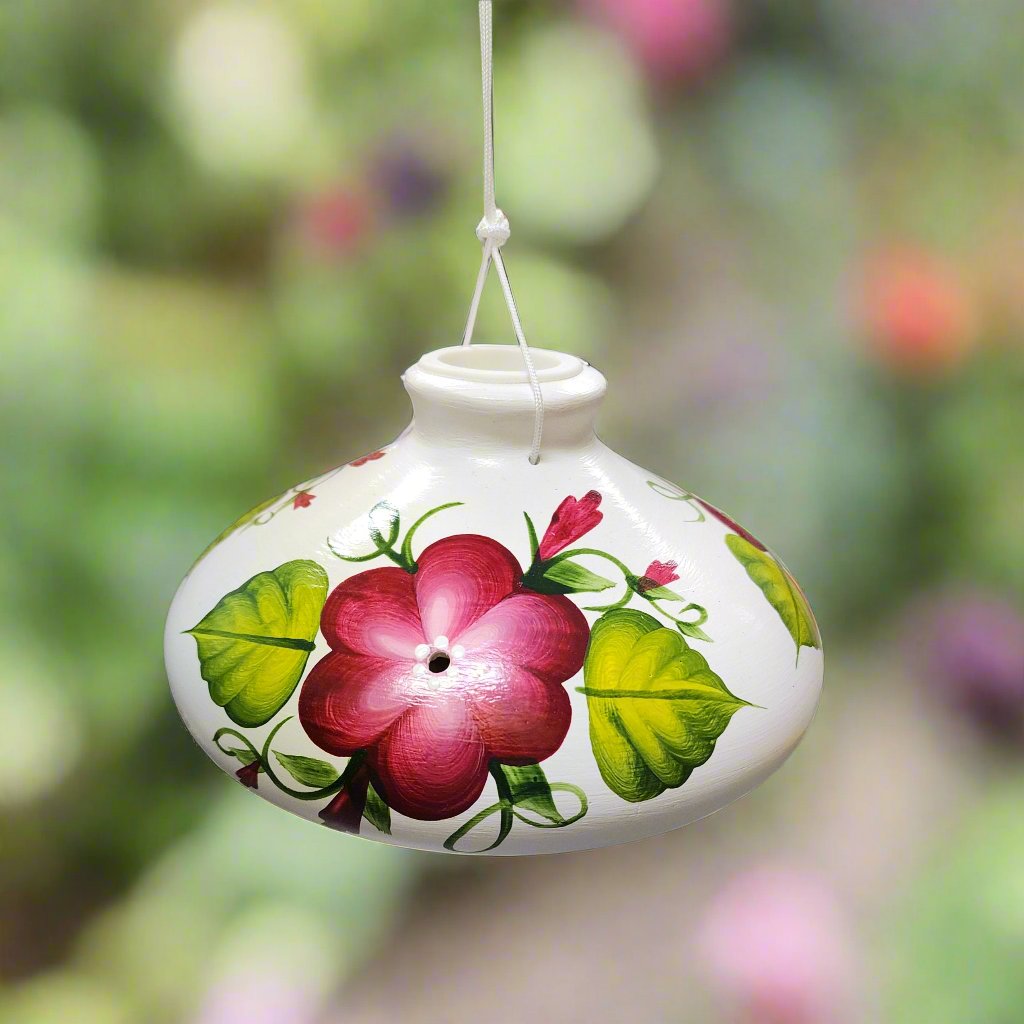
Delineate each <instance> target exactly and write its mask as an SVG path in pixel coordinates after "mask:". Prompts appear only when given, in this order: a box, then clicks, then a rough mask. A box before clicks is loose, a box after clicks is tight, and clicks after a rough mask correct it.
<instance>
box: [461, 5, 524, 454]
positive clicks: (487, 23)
mask: <svg viewBox="0 0 1024 1024" xmlns="http://www.w3.org/2000/svg"><path fill="white" fill-rule="evenodd" d="M479 7H480V64H481V67H482V69H483V92H484V217H483V220H481V221H480V223H479V224H478V225H477V229H476V237H477V238H479V239H480V241H481V243H482V244H483V247H484V249H483V258H482V259H481V261H480V272H479V273H478V274H477V277H476V290H475V291H474V292H473V301H472V302H471V303H470V306H469V319H468V320H467V321H466V333H465V335H464V336H463V339H462V344H463V345H471V344H472V343H473V328H474V327H475V326H476V316H477V313H478V312H479V310H480V298H481V296H482V295H483V292H484V285H485V284H486V283H487V271H488V270H489V269H490V266H491V264H492V263H493V264H494V269H495V271H496V272H497V274H498V280H499V281H500V282H501V290H502V292H504V294H505V304H506V305H507V306H508V312H509V316H511V317H512V327H513V329H514V330H515V332H516V340H517V341H518V342H519V348H520V350H521V351H522V353H523V362H524V363H525V364H526V375H527V377H528V378H529V381H530V390H531V391H532V392H533V409H534V414H533V443H532V444H531V445H530V462H531V464H532V465H534V466H536V465H537V463H538V462H540V443H541V437H542V435H543V433H544V396H543V394H542V393H541V389H540V380H539V379H538V378H537V368H536V367H535V366H534V364H533V356H532V355H531V353H530V346H529V345H527V344H526V335H525V333H524V332H523V324H522V321H521V320H520V319H519V310H518V309H516V300H515V299H514V298H513V296H512V286H511V285H510V284H509V280H508V273H507V272H506V270H505V261H504V260H503V259H502V258H501V247H502V246H503V245H504V244H505V243H506V242H507V241H508V240H509V237H510V235H511V234H512V230H511V228H510V227H509V223H508V217H506V216H505V214H504V213H502V212H501V210H499V209H498V207H497V206H496V205H495V202H494V113H493V104H494V30H493V27H492V22H491V17H492V15H491V0H480V4H479Z"/></svg>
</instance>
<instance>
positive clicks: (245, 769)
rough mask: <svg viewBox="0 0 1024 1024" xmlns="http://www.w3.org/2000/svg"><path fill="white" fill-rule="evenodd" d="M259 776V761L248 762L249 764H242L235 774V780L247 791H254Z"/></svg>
mask: <svg viewBox="0 0 1024 1024" xmlns="http://www.w3.org/2000/svg"><path fill="white" fill-rule="evenodd" d="M259 775H260V763H259V761H250V762H249V764H243V765H242V767H241V768H239V769H238V771H237V772H235V778H237V779H238V781H239V782H240V783H241V784H242V785H243V786H245V787H246V788H248V789H256V788H257V786H258V785H259Z"/></svg>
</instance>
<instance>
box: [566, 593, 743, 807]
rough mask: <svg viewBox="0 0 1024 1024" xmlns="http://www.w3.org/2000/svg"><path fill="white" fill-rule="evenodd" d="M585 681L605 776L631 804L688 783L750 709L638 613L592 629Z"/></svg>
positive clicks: (676, 638)
mask: <svg viewBox="0 0 1024 1024" xmlns="http://www.w3.org/2000/svg"><path fill="white" fill-rule="evenodd" d="M583 678H584V682H585V684H586V685H585V686H584V687H583V691H582V692H583V693H585V694H586V695H587V706H588V709H589V711H590V743H591V746H592V747H593V749H594V757H595V758H596V759H597V765H598V768H599V769H600V770H601V777H602V778H603V779H604V781H605V782H606V783H607V784H608V787H609V788H610V789H611V790H612V791H613V792H614V793H617V794H618V795H619V796H621V797H622V799H623V800H629V801H630V802H632V803H639V802H640V801H642V800H650V799H652V798H653V797H656V796H658V795H659V794H660V793H663V792H664V791H665V790H666V789H675V788H676V787H678V786H681V785H682V784H683V783H684V782H686V780H687V779H688V778H689V777H690V773H691V772H692V771H693V769H694V768H696V767H698V766H699V765H702V764H704V762H705V761H707V759H708V758H709V757H710V756H711V755H712V753H713V752H714V749H715V741H716V740H717V739H718V737H719V736H721V735H722V733H723V732H724V731H725V729H726V726H728V724H729V722H730V721H731V720H732V716H733V715H734V714H735V713H736V712H737V711H738V710H739V709H740V708H742V707H749V706H750V705H748V704H747V702H746V701H744V700H740V699H739V698H738V697H735V696H734V695H733V694H731V693H730V692H729V691H728V689H726V686H725V684H724V683H723V682H722V680H721V679H720V678H719V677H718V676H717V675H716V674H715V673H714V672H712V671H711V669H710V668H709V667H708V663H707V662H706V661H705V660H704V658H703V657H702V656H701V655H700V654H699V653H698V652H697V651H695V650H693V649H692V648H691V647H689V646H688V645H687V643H686V641H685V640H684V639H683V638H682V636H681V635H680V634H679V633H677V632H676V631H675V630H674V629H667V628H666V627H665V626H662V625H661V624H660V623H659V622H658V620H657V619H655V618H654V617H653V616H651V615H648V614H647V613H646V612H641V611H636V610H635V609H632V608H620V609H616V610H614V611H610V612H607V613H606V614H605V615H602V616H601V618H600V619H598V620H597V622H596V623H595V624H594V628H593V630H592V631H591V634H590V646H589V648H588V649H587V657H586V661H585V663H584V666H583Z"/></svg>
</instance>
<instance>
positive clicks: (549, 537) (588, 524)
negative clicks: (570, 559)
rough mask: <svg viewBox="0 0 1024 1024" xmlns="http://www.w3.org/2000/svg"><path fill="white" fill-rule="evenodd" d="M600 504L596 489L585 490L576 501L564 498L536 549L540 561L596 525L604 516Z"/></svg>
mask: <svg viewBox="0 0 1024 1024" xmlns="http://www.w3.org/2000/svg"><path fill="white" fill-rule="evenodd" d="M600 504H601V495H600V494H598V493H597V491H587V493H586V494H584V495H583V497H582V498H580V499H579V500H578V501H577V499H576V498H573V497H571V496H570V497H568V498H566V499H565V501H563V502H562V504H561V505H559V506H558V508H556V509H555V514H554V515H553V516H552V517H551V522H550V523H549V524H548V528H547V530H545V531H544V536H543V538H542V539H541V542H540V548H539V549H538V551H537V557H538V558H539V559H540V561H542V562H546V561H547V560H548V559H549V558H552V557H553V556H555V555H557V554H558V552H559V551H561V550H563V549H564V548H567V547H568V546H569V545H570V544H572V543H574V542H575V541H578V540H579V539H580V537H582V536H583V535H584V534H585V533H589V532H590V531H591V530H592V529H593V528H594V527H595V526H597V524H598V523H599V522H601V520H602V519H603V518H604V516H603V514H602V513H601V512H600V511H599V510H598V506H599V505H600Z"/></svg>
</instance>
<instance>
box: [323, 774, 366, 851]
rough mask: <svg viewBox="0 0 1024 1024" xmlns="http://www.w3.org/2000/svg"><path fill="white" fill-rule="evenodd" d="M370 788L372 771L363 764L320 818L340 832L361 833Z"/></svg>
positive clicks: (329, 826)
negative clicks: (360, 828)
mask: <svg viewBox="0 0 1024 1024" xmlns="http://www.w3.org/2000/svg"><path fill="white" fill-rule="evenodd" d="M369 788H370V773H369V771H368V770H367V768H366V766H365V765H362V766H360V767H359V768H358V769H357V771H356V773H355V774H354V775H353V776H352V777H351V778H350V779H349V780H348V782H347V783H346V784H345V788H344V789H343V790H342V791H341V792H340V793H338V795H337V796H336V797H335V798H334V799H333V800H332V801H331V802H330V803H329V804H328V805H327V806H326V807H325V808H324V809H323V810H322V811H321V812H320V820H321V821H323V823H324V824H325V825H326V826H327V827H328V828H333V829H336V830H337V831H338V832H348V833H350V834H351V835H354V836H356V835H359V824H360V822H361V821H362V820H363V811H364V810H365V809H366V793H367V791H368V789H369Z"/></svg>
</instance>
